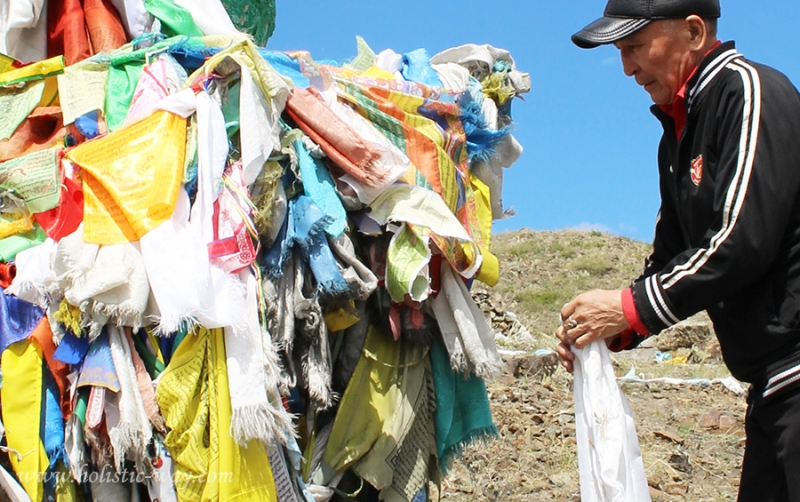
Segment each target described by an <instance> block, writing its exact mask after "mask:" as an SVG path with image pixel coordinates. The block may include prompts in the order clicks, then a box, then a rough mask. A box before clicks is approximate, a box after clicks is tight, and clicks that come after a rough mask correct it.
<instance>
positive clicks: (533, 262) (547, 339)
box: [442, 230, 746, 502]
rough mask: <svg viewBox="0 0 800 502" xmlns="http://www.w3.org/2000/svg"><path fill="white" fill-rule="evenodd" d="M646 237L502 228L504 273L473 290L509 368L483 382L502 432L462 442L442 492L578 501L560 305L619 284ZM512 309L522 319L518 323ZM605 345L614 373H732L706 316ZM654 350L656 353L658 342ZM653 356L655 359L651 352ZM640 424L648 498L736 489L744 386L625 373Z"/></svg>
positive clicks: (499, 248)
mask: <svg viewBox="0 0 800 502" xmlns="http://www.w3.org/2000/svg"><path fill="white" fill-rule="evenodd" d="M649 248H650V246H649V245H648V244H644V243H641V242H635V241H631V240H629V239H626V238H622V237H617V236H612V235H608V234H602V233H599V232H578V231H556V232H536V231H530V230H523V231H520V232H511V233H503V234H499V235H497V236H496V237H495V239H494V241H493V242H492V249H493V251H494V252H495V253H497V255H498V257H499V258H500V262H501V268H502V274H501V279H500V283H499V284H498V285H497V287H495V288H486V287H485V286H482V285H476V287H475V294H476V297H477V298H478V300H479V303H480V304H481V306H482V308H483V309H484V312H486V313H487V315H489V316H490V317H491V318H492V321H493V325H494V327H495V329H497V330H498V331H501V332H503V333H504V336H501V337H499V343H500V345H501V347H502V348H503V349H504V352H503V353H504V358H506V359H507V360H509V361H510V362H509V363H507V368H508V374H506V375H503V376H502V377H500V378H498V379H497V380H496V381H494V382H490V383H488V385H487V387H488V391H489V394H490V401H491V405H492V411H493V414H494V419H495V423H496V424H497V426H498V429H499V431H500V437H499V438H498V439H496V440H494V441H491V442H489V443H486V444H480V443H479V444H475V445H472V446H470V447H468V448H466V450H465V452H464V456H463V458H462V460H461V461H459V462H456V463H455V464H454V465H453V468H452V469H451V471H450V475H449V477H448V479H447V480H446V481H445V482H444V483H443V486H442V496H443V498H442V500H445V501H449V502H462V501H464V502H465V501H484V500H488V501H495V500H496V501H523V500H525V501H528V500H533V501H539V500H542V501H546V500H557V501H578V500H580V488H579V481H578V466H577V448H576V443H575V423H574V418H575V417H574V409H573V405H572V389H571V382H572V377H571V375H569V374H567V373H566V372H565V371H564V370H563V369H562V368H560V366H555V365H553V364H552V363H553V362H554V359H553V355H550V356H544V355H542V352H541V351H540V353H539V354H540V355H538V356H536V355H534V354H535V353H536V351H537V350H538V349H552V348H554V346H555V344H556V338H555V336H554V335H553V333H554V331H555V328H556V327H557V325H558V311H559V309H560V308H561V306H562V305H563V304H564V303H565V302H567V301H568V300H570V299H571V298H572V297H573V296H574V295H575V294H577V293H579V292H581V291H585V290H587V289H592V288H608V289H610V288H623V287H626V286H627V285H628V284H629V283H630V280H631V279H632V278H634V277H635V276H636V275H637V273H638V272H639V271H640V270H641V268H642V265H643V263H644V258H645V257H646V256H647V254H648V253H649ZM517 319H518V320H519V323H518V322H517ZM693 320H694V323H693V324H692V325H688V326H686V327H681V328H679V329H675V330H672V331H671V332H669V333H663V334H661V335H660V336H658V337H653V338H652V339H651V340H648V341H647V342H646V343H645V344H643V345H644V346H643V347H642V348H639V349H637V350H634V351H629V352H624V353H621V354H619V355H614V356H613V360H614V364H615V368H616V371H617V374H618V376H621V375H623V374H628V372H629V371H631V369H633V372H634V374H636V375H638V376H640V377H641V378H643V379H652V378H659V377H674V378H679V379H688V378H704V379H715V378H722V377H729V376H730V375H729V374H728V372H727V370H726V368H725V367H724V365H723V364H722V363H721V361H720V359H719V352H718V348H717V347H716V345H715V343H714V340H713V336H712V330H711V328H710V325H709V323H708V321H707V318H705V317H704V316H702V315H700V316H698V317H697V318H696V319H693ZM659 350H660V352H659ZM657 358H658V360H660V361H661V362H657ZM622 388H623V390H624V391H625V393H626V395H627V396H628V399H629V401H630V404H631V407H632V409H633V412H634V417H635V419H636V424H637V432H638V435H639V441H640V446H641V449H642V456H643V459H644V464H645V469H646V472H647V476H648V482H649V484H650V486H651V495H652V498H653V500H654V501H684V500H686V501H692V502H696V501H717V500H735V498H736V490H737V486H738V480H739V472H740V467H741V459H742V453H743V444H744V442H743V438H744V411H745V408H746V404H745V400H744V396H742V395H737V394H735V393H734V392H732V391H730V390H728V389H727V388H726V387H724V386H723V385H721V384H720V383H713V384H712V385H695V386H689V385H671V384H664V383H638V382H630V383H627V382H626V383H623V384H622Z"/></svg>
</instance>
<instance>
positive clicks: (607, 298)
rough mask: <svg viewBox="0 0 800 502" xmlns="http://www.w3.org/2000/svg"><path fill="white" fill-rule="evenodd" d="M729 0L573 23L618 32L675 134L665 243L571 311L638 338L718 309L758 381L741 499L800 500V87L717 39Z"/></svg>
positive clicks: (575, 340) (728, 341) (566, 348)
mask: <svg viewBox="0 0 800 502" xmlns="http://www.w3.org/2000/svg"><path fill="white" fill-rule="evenodd" d="M719 15H720V7H719V1H718V0H610V1H609V2H608V5H607V6H606V10H605V14H604V17H602V18H601V19H599V20H597V21H595V22H594V23H592V24H590V25H588V26H587V27H586V28H584V29H583V30H581V31H579V32H578V33H576V34H575V35H573V37H572V40H573V42H574V43H575V44H576V45H578V46H579V47H582V48H592V47H596V46H598V45H602V44H613V45H614V46H615V47H616V48H617V49H619V52H620V56H621V58H622V67H623V70H624V71H625V74H626V75H628V76H631V77H633V78H634V79H635V80H636V83H638V84H639V85H641V86H642V87H644V90H645V91H647V93H649V94H650V97H651V98H652V100H653V102H654V103H655V105H654V106H653V107H652V112H653V114H654V115H655V116H656V118H658V120H659V121H660V122H661V124H662V125H663V128H664V133H663V136H662V138H661V143H660V146H659V150H658V169H659V180H660V193H661V209H660V212H659V216H658V219H657V223H656V231H655V240H654V242H653V252H652V254H651V255H650V257H649V258H648V259H647V261H646V263H645V269H644V272H643V273H642V275H641V276H640V277H639V278H637V279H636V280H634V281H633V283H632V286H631V287H630V288H628V289H626V290H624V291H601V290H596V291H590V292H587V293H584V294H581V295H579V296H577V297H576V298H574V299H573V300H572V301H570V302H569V303H568V304H566V305H565V306H564V307H563V309H562V310H561V315H562V318H563V319H564V324H563V325H562V326H561V327H559V328H558V330H557V333H556V335H557V336H558V338H559V340H560V341H561V343H560V344H559V346H558V352H559V355H560V357H561V361H562V364H563V365H564V366H565V367H566V368H567V370H569V371H572V365H573V361H574V355H573V353H572V352H571V350H570V347H571V346H573V345H574V346H576V347H583V346H585V345H587V344H588V343H590V342H592V341H595V340H605V341H606V343H607V344H608V345H609V347H610V348H611V349H612V350H621V349H628V348H632V347H635V346H636V345H637V344H638V343H639V342H640V341H641V340H642V339H644V338H645V337H646V336H648V335H650V334H655V333H658V332H660V331H662V330H663V329H665V328H667V327H669V326H672V325H673V324H675V323H677V322H679V321H680V320H682V319H685V318H687V317H689V316H691V315H692V314H694V313H696V312H698V311H700V310H704V309H705V310H707V311H708V314H709V315H710V317H711V319H712V320H713V322H714V329H715V331H716V333H717V336H718V338H719V342H720V346H721V348H722V353H723V357H724V359H725V363H726V364H727V366H728V368H729V369H730V371H731V373H732V374H733V375H734V376H735V377H736V378H738V379H740V380H742V381H745V382H749V383H751V389H750V392H749V395H748V411H747V418H746V433H747V447H746V451H745V457H744V465H743V468H742V479H741V486H740V494H739V500H741V501H750V500H752V501H759V502H764V501H783V500H787V501H788V500H792V501H800V475H798V474H800V95H798V92H797V90H796V89H795V88H794V86H793V85H792V84H791V82H789V80H788V79H787V78H786V77H785V76H784V75H782V74H781V73H779V72H777V71H775V70H773V69H771V68H768V67H765V66H762V65H759V64H756V63H753V62H751V61H748V60H746V59H745V58H744V57H742V55H741V54H739V53H737V51H736V48H735V47H734V44H733V42H727V43H721V42H719V41H718V40H717V38H716V28H717V18H718V17H719Z"/></svg>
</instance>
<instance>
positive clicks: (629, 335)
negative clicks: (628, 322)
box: [608, 328, 636, 352]
mask: <svg viewBox="0 0 800 502" xmlns="http://www.w3.org/2000/svg"><path fill="white" fill-rule="evenodd" d="M635 334H636V333H634V331H633V330H632V329H631V328H628V329H626V330H625V331H623V332H622V333H620V334H619V336H618V337H617V338H615V339H614V341H613V342H611V344H610V345H609V346H608V350H610V351H611V352H620V351H622V350H625V349H627V348H629V347H630V346H631V345H632V344H633V339H634V335H635Z"/></svg>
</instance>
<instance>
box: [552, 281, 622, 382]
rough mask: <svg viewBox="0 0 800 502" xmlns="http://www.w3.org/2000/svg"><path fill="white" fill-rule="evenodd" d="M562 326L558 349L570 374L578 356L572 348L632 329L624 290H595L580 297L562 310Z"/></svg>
mask: <svg viewBox="0 0 800 502" xmlns="http://www.w3.org/2000/svg"><path fill="white" fill-rule="evenodd" d="M561 319H562V325H561V326H559V327H558V329H557V330H556V337H558V339H559V340H560V341H561V343H559V344H558V347H557V348H556V351H557V352H558V356H559V358H560V359H561V364H562V365H563V366H564V368H566V370H567V371H569V372H570V373H571V372H572V370H573V361H574V360H575V355H574V354H573V353H572V349H571V346H572V345H574V346H576V347H578V348H583V347H585V346H586V345H589V344H590V343H591V342H593V341H595V340H606V342H607V343H608V342H610V341H611V340H610V339H611V338H612V337H614V336H616V335H618V334H619V333H621V332H623V331H624V330H626V329H627V328H628V327H630V324H629V323H628V319H627V318H626V317H625V313H624V312H623V310H622V291H619V290H613V291H607V290H599V289H597V290H594V291H589V292H587V293H583V294H580V295H578V296H576V297H575V298H574V299H573V300H572V301H570V302H569V303H567V304H566V305H564V307H562V309H561Z"/></svg>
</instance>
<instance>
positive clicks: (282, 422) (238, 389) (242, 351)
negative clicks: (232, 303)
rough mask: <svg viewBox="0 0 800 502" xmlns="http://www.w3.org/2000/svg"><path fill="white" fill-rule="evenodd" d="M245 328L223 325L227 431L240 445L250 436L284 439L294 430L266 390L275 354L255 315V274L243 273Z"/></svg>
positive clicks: (275, 375)
mask: <svg viewBox="0 0 800 502" xmlns="http://www.w3.org/2000/svg"><path fill="white" fill-rule="evenodd" d="M245 280H246V286H247V298H246V300H245V303H246V306H245V310H246V316H247V319H246V322H247V328H246V329H245V330H242V331H237V330H234V329H232V328H225V353H226V355H227V367H228V384H229V386H230V396H231V409H232V410H233V414H232V416H231V435H232V436H233V438H234V439H235V440H236V442H237V443H239V445H241V446H246V445H247V443H248V442H250V441H251V440H259V441H262V442H263V443H264V444H271V443H272V442H273V440H277V441H279V442H281V443H285V441H286V437H287V435H292V434H294V426H293V424H292V416H291V415H290V414H289V413H288V412H287V411H286V410H285V409H284V407H283V404H282V402H281V400H280V398H279V396H277V395H274V394H273V396H272V397H273V398H274V399H272V400H271V399H270V397H271V396H270V393H274V390H275V389H277V388H278V385H279V382H278V380H279V375H280V369H279V368H280V366H279V364H280V363H279V361H278V354H277V352H275V349H274V346H273V345H272V342H271V340H270V337H269V333H268V332H266V330H265V329H262V328H261V326H260V325H259V319H258V315H259V314H258V293H257V291H256V288H257V282H256V277H255V275H254V274H253V273H252V272H248V273H246V277H245Z"/></svg>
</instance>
